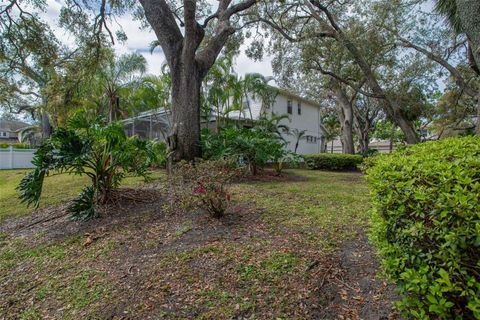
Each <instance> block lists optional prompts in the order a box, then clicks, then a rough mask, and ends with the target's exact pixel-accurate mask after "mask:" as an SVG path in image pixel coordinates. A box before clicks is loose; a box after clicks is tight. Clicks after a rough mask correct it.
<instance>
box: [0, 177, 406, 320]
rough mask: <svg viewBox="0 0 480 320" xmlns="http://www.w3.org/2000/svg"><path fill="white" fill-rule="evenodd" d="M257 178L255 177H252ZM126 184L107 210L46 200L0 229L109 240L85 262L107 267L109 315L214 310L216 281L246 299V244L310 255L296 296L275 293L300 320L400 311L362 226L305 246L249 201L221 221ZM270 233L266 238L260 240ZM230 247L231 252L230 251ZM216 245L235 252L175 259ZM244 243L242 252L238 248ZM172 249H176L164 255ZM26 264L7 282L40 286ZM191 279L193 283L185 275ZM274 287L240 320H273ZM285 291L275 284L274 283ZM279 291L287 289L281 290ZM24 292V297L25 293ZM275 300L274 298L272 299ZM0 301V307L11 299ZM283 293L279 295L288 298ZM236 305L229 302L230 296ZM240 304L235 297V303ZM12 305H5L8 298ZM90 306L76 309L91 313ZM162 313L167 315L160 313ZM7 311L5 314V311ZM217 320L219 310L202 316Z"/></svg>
mask: <svg viewBox="0 0 480 320" xmlns="http://www.w3.org/2000/svg"><path fill="white" fill-rule="evenodd" d="M272 173H273V172H272V171H270V170H266V171H264V172H263V174H262V175H260V176H259V177H258V179H259V180H256V181H298V180H296V179H299V178H302V179H305V178H304V177H300V176H295V175H293V174H285V175H283V176H280V177H278V176H275V175H274V174H272ZM250 181H251V180H250ZM137 191H138V190H136V191H135V190H131V189H123V190H120V191H118V194H116V195H115V197H114V198H115V201H114V202H113V203H110V204H109V205H108V206H107V207H105V208H103V209H104V210H102V214H101V217H100V218H98V219H96V220H93V221H89V222H74V221H71V220H70V219H69V218H68V216H67V215H66V214H65V211H64V210H65V207H66V206H67V205H63V206H59V207H54V208H47V209H43V210H39V211H37V212H36V213H35V214H33V215H30V216H27V217H23V218H19V219H11V220H9V221H6V222H5V223H3V224H2V225H0V231H1V232H3V233H5V234H7V235H8V238H21V239H22V240H23V241H24V242H25V243H27V244H31V245H39V244H48V243H61V242H62V241H63V240H64V239H66V238H67V237H69V236H72V235H81V236H82V238H83V240H82V242H83V244H82V245H83V246H84V247H90V246H95V245H96V243H102V242H103V241H111V242H113V243H114V244H115V249H114V252H113V253H111V254H110V255H109V256H108V257H105V258H103V259H102V257H101V256H100V257H98V259H94V260H88V261H85V262H83V263H84V265H83V266H82V268H85V269H93V270H97V271H101V272H105V274H106V276H107V277H108V282H109V284H110V285H111V287H112V291H111V292H110V293H109V300H110V302H108V303H107V304H106V305H104V306H102V307H101V308H100V309H101V311H100V314H99V315H100V317H101V318H104V319H159V318H160V319H177V318H179V319H180V318H181V319H192V318H196V317H197V316H200V315H202V316H204V315H205V314H204V312H207V311H208V310H207V309H206V306H205V305H204V303H203V302H202V301H203V300H196V299H204V297H203V296H201V295H200V298H199V294H198V293H199V292H204V291H205V290H206V289H208V288H216V287H215V286H218V282H219V281H221V282H222V285H221V287H220V288H221V289H222V290H225V291H228V292H233V293H235V294H238V295H240V297H242V296H243V295H244V297H248V296H249V295H250V293H249V292H246V291H244V290H245V288H243V287H242V286H239V282H238V277H237V273H236V270H235V269H234V268H233V265H232V263H233V262H236V261H239V260H241V259H243V258H244V252H243V251H242V248H243V247H244V246H250V247H251V248H253V249H252V250H253V251H252V255H253V256H254V257H255V256H258V257H259V258H262V257H264V254H265V252H266V251H268V250H276V251H278V252H287V253H288V252H296V253H299V254H301V256H302V257H307V258H308V259H309V261H311V263H310V264H309V266H308V268H307V269H306V270H302V272H298V273H296V274H292V275H291V276H290V278H287V279H285V283H284V284H283V285H284V286H285V288H284V289H285V291H284V292H287V293H288V294H290V296H285V297H278V298H279V299H280V298H281V299H283V300H286V301H287V303H286V308H288V309H290V310H292V311H291V312H292V313H291V317H292V318H295V319H352V320H355V319H397V316H396V315H395V313H393V312H392V308H391V301H392V300H394V299H395V298H396V296H395V294H394V293H393V291H392V287H391V286H390V285H388V284H387V283H385V282H384V281H383V280H381V279H380V278H378V277H377V272H378V263H377V259H376V256H375V254H374V251H373V249H372V247H371V245H370V244H369V243H368V240H367V238H366V236H365V234H364V231H362V230H359V232H358V233H359V236H358V237H357V238H356V239H353V240H348V241H346V242H344V243H343V245H342V246H341V247H340V248H339V250H338V251H337V252H335V253H334V254H330V255H328V256H324V255H322V253H321V252H318V251H315V250H312V248H304V247H302V246H300V245H299V243H300V242H297V241H296V239H297V238H298V237H301V235H299V234H295V233H293V232H291V231H289V230H287V229H285V230H284V231H282V232H283V233H281V234H280V233H275V234H273V233H272V232H271V231H270V230H269V228H268V227H266V226H264V225H263V223H262V219H261V215H262V212H260V211H259V210H258V209H256V208H255V207H254V205H252V204H248V203H237V204H235V205H234V206H233V207H232V208H231V210H230V212H229V214H228V215H227V216H226V217H224V218H222V219H213V218H210V217H209V216H208V215H207V214H205V213H203V212H198V211H197V212H195V211H194V212H188V213H184V214H175V215H173V214H167V213H165V210H164V209H163V206H164V205H165V197H164V196H163V194H162V192H161V191H159V190H157V189H154V188H152V189H148V188H146V189H142V190H141V192H140V193H138V192H137ZM259 239H261V240H262V241H269V243H270V245H269V246H266V245H265V244H262V243H260V242H259ZM229 245H233V247H232V248H233V249H232V250H233V251H230V249H225V248H227V247H228V246H229ZM207 246H208V247H210V248H213V249H215V250H218V251H220V252H223V253H222V254H224V255H225V254H228V255H229V256H231V257H230V258H229V259H232V261H230V260H228V259H227V260H222V259H223V257H222V256H215V255H213V254H211V253H209V252H205V253H199V254H198V255H196V256H194V257H192V258H190V259H189V260H187V261H186V262H185V261H183V262H180V261H176V260H175V259H177V258H176V257H177V256H181V254H182V253H183V252H189V251H192V250H196V249H202V248H205V247H207ZM237 251H238V252H237ZM166 253H170V254H173V255H172V258H171V259H165V258H164V255H165V254H166ZM24 268H28V266H22V268H20V269H18V270H14V271H13V272H12V274H10V275H9V276H8V277H7V278H8V280H9V283H11V284H14V283H16V282H17V280H16V279H15V277H19V278H20V279H21V280H19V282H22V281H31V283H32V286H33V287H36V286H37V285H40V282H41V281H42V280H41V279H39V278H38V277H39V275H40V277H41V276H42V275H43V276H44V272H51V273H53V274H54V273H55V272H56V271H55V270H54V269H52V270H42V271H41V273H39V274H38V275H34V274H32V275H29V274H25V271H24ZM187 280H188V281H187ZM270 290H271V289H270V288H269V287H268V286H267V287H259V288H258V289H257V291H258V292H257V293H256V295H257V296H258V297H262V296H265V297H267V298H266V300H265V301H261V300H260V299H261V298H258V299H259V300H258V301H257V305H256V307H255V308H254V309H253V310H245V311H243V310H240V309H239V310H238V312H237V313H236V315H235V316H232V317H231V318H235V319H251V318H252V317H253V318H256V319H269V318H271V316H272V310H276V308H277V306H276V301H272V300H271V299H272V298H271V293H270V292H269V291H270ZM276 290H278V288H277V289H276ZM284 292H283V291H282V294H284ZM13 295H15V296H16V299H19V301H21V300H22V299H24V300H28V299H30V293H29V292H25V293H22V294H20V296H18V295H19V292H18V290H17V289H16V288H15V287H14V286H13V285H12V286H11V287H8V288H7V287H4V288H3V289H0V296H4V297H6V296H13ZM22 295H24V296H23V298H22ZM269 299H270V300H269ZM2 300H3V299H0V307H1V306H2V305H3V304H4V303H6V301H2ZM283 300H282V301H283ZM42 303H43V305H42V309H43V310H49V311H48V316H49V317H51V318H61V317H62V313H61V311H59V310H61V305H59V304H58V303H59V302H58V301H53V300H52V301H50V300H48V299H47V300H46V301H44V302H42ZM226 303H227V304H228V303H229V302H228V301H227V302H226ZM232 303H234V302H232ZM4 307H5V305H4ZM15 308H20V306H16V305H14V306H8V307H7V310H9V313H8V314H7V316H5V318H7V319H10V318H11V319H13V318H15V313H16V310H17V309H15ZM87 311H88V309H85V310H83V311H82V312H84V313H82V312H79V314H78V317H79V318H81V317H82V316H85V315H86V312H87ZM159 315H164V316H159ZM0 318H1V317H0ZM205 318H208V319H217V318H216V317H215V314H210V317H209V316H205Z"/></svg>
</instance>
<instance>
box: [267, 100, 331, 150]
mask: <svg viewBox="0 0 480 320" xmlns="http://www.w3.org/2000/svg"><path fill="white" fill-rule="evenodd" d="M288 100H290V101H292V114H288V113H287V101H288ZM298 102H299V99H298V98H294V97H287V96H285V95H282V94H279V95H278V96H277V98H276V101H275V103H274V105H273V107H272V108H270V110H267V112H268V113H270V114H271V113H272V112H274V113H276V114H277V115H282V114H287V115H288V117H289V119H288V120H287V119H285V120H282V123H283V124H286V125H287V126H288V127H289V128H290V130H292V129H298V130H300V131H301V130H306V132H305V137H304V138H303V139H301V140H300V142H299V144H298V149H297V153H299V154H308V153H319V152H320V150H321V147H320V146H321V136H322V134H321V131H320V108H319V107H318V106H314V105H312V104H310V103H308V102H307V101H305V100H300V103H301V114H300V115H299V114H298V111H297V108H298ZM283 136H284V138H285V140H286V141H287V142H288V149H289V150H291V151H294V149H295V143H296V138H295V136H293V135H289V134H284V135H283ZM306 136H311V137H315V138H316V142H309V141H307V139H306Z"/></svg>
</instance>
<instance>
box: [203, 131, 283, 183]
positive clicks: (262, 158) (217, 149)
mask: <svg viewBox="0 0 480 320" xmlns="http://www.w3.org/2000/svg"><path fill="white" fill-rule="evenodd" d="M285 144H286V142H285V141H283V140H281V139H280V138H279V136H278V135H276V134H274V133H272V132H270V131H267V130H263V129H261V128H252V129H247V128H240V129H238V128H226V129H222V130H220V132H219V133H211V132H209V131H208V130H204V131H203V132H202V147H203V152H204V157H205V158H207V159H214V160H219V159H226V158H230V159H234V160H235V161H236V162H237V163H240V164H241V163H242V162H245V164H246V166H247V167H248V170H249V171H250V173H251V174H253V175H255V174H257V169H258V167H261V166H264V165H265V164H267V163H268V162H269V161H272V162H279V161H285V160H286V157H287V155H288V152H287V151H286V150H285V149H284V147H285Z"/></svg>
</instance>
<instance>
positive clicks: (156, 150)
mask: <svg viewBox="0 0 480 320" xmlns="http://www.w3.org/2000/svg"><path fill="white" fill-rule="evenodd" d="M150 150H151V152H152V157H151V159H150V160H151V161H150V163H149V166H150V167H155V168H163V169H165V168H166V167H167V144H166V143H165V142H163V141H161V142H153V143H152V144H151V145H150Z"/></svg>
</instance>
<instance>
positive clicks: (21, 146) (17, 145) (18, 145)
mask: <svg viewBox="0 0 480 320" xmlns="http://www.w3.org/2000/svg"><path fill="white" fill-rule="evenodd" d="M10 146H12V147H13V148H14V149H30V146H29V145H28V144H25V143H12V144H8V143H0V148H2V149H7V148H10Z"/></svg>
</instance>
